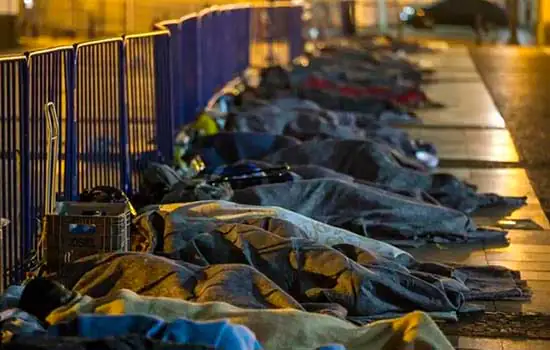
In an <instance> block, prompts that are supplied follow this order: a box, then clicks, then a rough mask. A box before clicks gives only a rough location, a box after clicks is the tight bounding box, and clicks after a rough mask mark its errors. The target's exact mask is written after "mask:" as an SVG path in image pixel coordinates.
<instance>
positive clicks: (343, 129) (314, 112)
mask: <svg viewBox="0 0 550 350" xmlns="http://www.w3.org/2000/svg"><path fill="white" fill-rule="evenodd" d="M233 118H234V130H233V131H238V132H262V133H270V134H274V135H285V136H292V137H295V138H297V139H300V140H312V139H324V138H335V139H342V140H363V139H365V138H369V139H372V140H376V141H378V142H383V143H386V144H388V145H390V146H391V147H392V148H394V149H396V150H398V151H399V152H401V153H402V154H404V155H406V156H407V157H411V158H415V157H416V151H417V150H416V149H415V148H414V147H413V144H414V143H413V140H411V139H410V137H409V135H408V134H407V133H406V132H405V131H403V130H400V129H397V128H393V127H391V126H388V125H386V123H385V122H381V121H378V120H376V117H374V116H372V117H369V116H367V115H361V114H357V115H356V114H354V113H337V112H332V111H327V110H323V109H320V108H318V107H317V106H316V105H314V104H313V105H311V104H310V103H308V101H302V100H297V99H291V98H286V99H278V100H274V101H270V103H269V104H261V105H258V106H255V107H254V108H247V109H245V110H243V111H240V112H238V113H236V114H235V116H234V117H233Z"/></svg>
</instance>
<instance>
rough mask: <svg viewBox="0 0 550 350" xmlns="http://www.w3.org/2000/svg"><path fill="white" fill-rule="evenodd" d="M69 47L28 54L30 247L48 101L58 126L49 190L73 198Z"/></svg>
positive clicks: (41, 194) (38, 212)
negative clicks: (54, 184)
mask: <svg viewBox="0 0 550 350" xmlns="http://www.w3.org/2000/svg"><path fill="white" fill-rule="evenodd" d="M73 60H74V50H73V48H72V47H70V46H69V47H60V48H56V49H51V50H44V51H37V52H33V53H30V54H29V55H28V84H29V105H28V106H29V114H28V121H27V122H28V125H29V139H28V142H29V156H30V162H29V173H30V176H29V178H30V193H29V200H30V201H31V213H30V220H31V221H30V223H29V229H30V234H31V240H32V241H31V243H32V245H33V249H35V248H36V246H35V244H36V243H37V242H38V240H37V238H38V234H39V230H40V229H41V226H40V224H39V223H40V221H41V220H42V218H43V216H44V214H45V212H44V204H45V201H46V200H48V199H47V198H45V194H46V192H45V191H44V188H45V186H47V185H48V184H46V183H45V179H47V177H46V171H47V164H46V163H47V162H46V150H47V145H48V144H49V142H48V140H47V139H46V137H47V134H46V119H45V115H44V106H45V105H46V104H47V103H49V102H52V103H54V105H55V107H56V111H57V113H58V116H59V119H60V120H59V125H60V126H61V130H60V137H59V140H58V141H59V150H60V153H61V154H60V157H59V165H58V166H59V168H58V172H57V174H54V176H57V177H58V181H57V183H58V184H59V187H58V188H54V189H52V190H53V193H57V194H58V195H62V197H63V198H65V199H67V200H72V199H74V198H75V197H76V193H75V192H76V183H75V181H74V179H73V178H72V177H71V176H66V174H75V171H76V169H75V164H74V155H75V149H74V145H75V143H74V140H73V137H74V130H73V128H74V120H73V103H72V102H73V101H72V94H71V92H72V86H73V62H74V61H73Z"/></svg>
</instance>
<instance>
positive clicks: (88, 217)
mask: <svg viewBox="0 0 550 350" xmlns="http://www.w3.org/2000/svg"><path fill="white" fill-rule="evenodd" d="M131 221H132V217H131V213H130V209H129V208H128V205H127V204H125V203H82V202H60V203H57V207H56V213H55V214H50V215H46V216H45V218H44V224H45V226H44V228H45V234H46V240H45V252H44V253H45V257H46V264H47V268H48V271H49V272H58V271H60V270H61V269H62V267H63V265H65V264H67V263H70V262H73V261H75V260H78V259H80V258H83V257H86V256H90V255H94V254H98V253H109V252H117V251H118V252H126V251H128V250H129V247H130V228H131Z"/></svg>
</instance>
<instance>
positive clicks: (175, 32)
mask: <svg viewBox="0 0 550 350" xmlns="http://www.w3.org/2000/svg"><path fill="white" fill-rule="evenodd" d="M155 28H156V29H160V30H168V31H169V32H170V37H171V39H170V66H171V69H172V76H171V78H170V84H171V90H172V102H171V103H172V110H173V116H174V128H179V127H180V126H181V125H184V124H185V118H184V116H185V105H186V103H185V98H184V95H185V94H184V84H183V83H182V82H183V70H184V65H183V64H182V62H183V54H184V52H183V40H182V37H183V32H184V31H183V28H182V22H181V21H180V20H174V21H164V22H160V23H158V24H156V25H155ZM195 32H196V29H195Z"/></svg>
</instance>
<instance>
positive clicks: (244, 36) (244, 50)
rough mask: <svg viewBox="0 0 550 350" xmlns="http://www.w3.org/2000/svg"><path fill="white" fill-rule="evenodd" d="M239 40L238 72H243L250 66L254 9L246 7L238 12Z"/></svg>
mask: <svg viewBox="0 0 550 350" xmlns="http://www.w3.org/2000/svg"><path fill="white" fill-rule="evenodd" d="M236 17H237V18H236V22H237V38H236V39H235V40H236V52H237V55H236V58H237V72H242V71H244V70H245V69H247V68H248V67H249V66H250V42H251V38H252V37H251V33H250V31H251V26H250V21H251V18H252V8H251V7H249V6H248V7H245V8H241V9H239V10H238V11H237V16H236Z"/></svg>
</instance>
